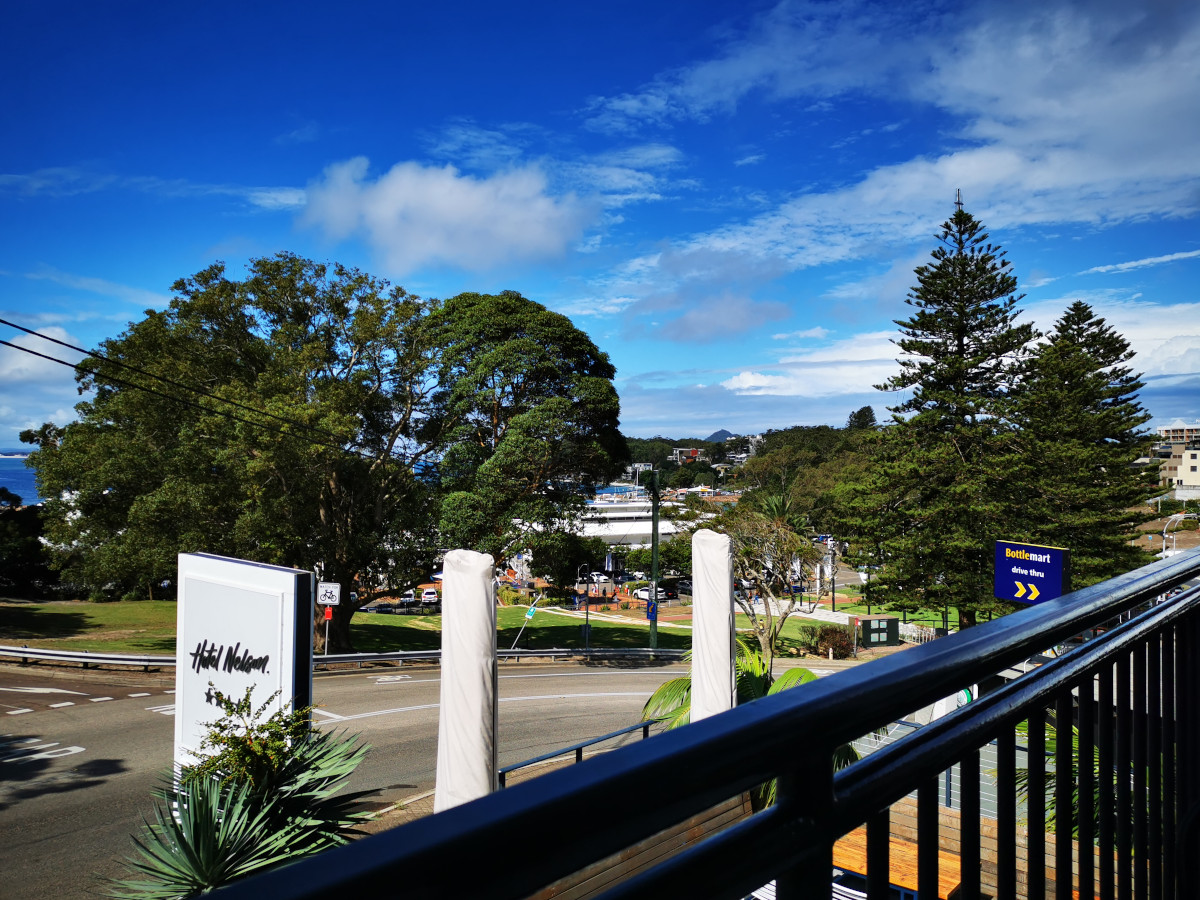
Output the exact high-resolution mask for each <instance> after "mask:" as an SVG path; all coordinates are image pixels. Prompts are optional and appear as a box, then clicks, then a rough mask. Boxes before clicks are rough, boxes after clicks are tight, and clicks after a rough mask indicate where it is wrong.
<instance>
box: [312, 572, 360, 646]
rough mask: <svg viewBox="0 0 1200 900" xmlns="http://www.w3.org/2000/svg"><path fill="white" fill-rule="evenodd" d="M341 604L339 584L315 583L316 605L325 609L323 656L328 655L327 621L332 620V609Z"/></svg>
mask: <svg viewBox="0 0 1200 900" xmlns="http://www.w3.org/2000/svg"><path fill="white" fill-rule="evenodd" d="M350 596H351V597H353V596H354V595H353V594H351V595H350ZM341 602H342V586H341V585H340V584H338V583H337V582H336V581H321V582H318V583H317V604H318V605H319V606H323V607H325V656H328V655H329V621H330V619H332V618H333V607H335V606H340V605H341Z"/></svg>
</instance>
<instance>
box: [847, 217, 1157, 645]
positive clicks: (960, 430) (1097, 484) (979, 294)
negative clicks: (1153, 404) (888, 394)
mask: <svg viewBox="0 0 1200 900" xmlns="http://www.w3.org/2000/svg"><path fill="white" fill-rule="evenodd" d="M1010 266H1011V264H1010V263H1009V262H1008V261H1007V260H1006V259H1005V258H1004V253H1003V251H1002V250H1000V249H999V248H998V247H995V246H993V245H992V244H991V243H989V242H988V235H987V234H986V233H985V232H984V231H983V228H982V226H981V224H980V223H979V222H978V221H976V220H975V219H974V218H973V217H972V216H971V215H970V214H969V213H967V212H965V211H963V210H962V209H959V210H958V211H956V212H955V214H954V215H953V216H952V217H951V218H950V219H949V220H948V221H947V222H946V223H945V224H944V225H943V228H942V233H941V236H940V245H939V246H938V247H937V248H936V249H935V250H934V252H933V256H932V262H931V263H930V264H929V265H924V266H920V267H918V268H917V270H916V276H917V282H918V283H917V285H916V286H915V287H914V288H913V289H912V291H911V292H910V294H909V296H908V299H907V303H908V304H909V306H910V307H912V309H913V313H912V315H911V316H910V317H909V318H908V319H903V320H899V321H897V325H899V326H900V331H901V335H902V337H901V339H900V340H899V341H898V342H897V343H898V345H899V348H900V350H901V351H902V352H903V354H904V355H903V356H902V357H901V358H900V360H899V364H900V369H901V371H900V374H899V375H897V376H895V377H894V378H891V379H889V380H888V382H887V383H886V384H884V385H882V386H881V389H884V390H889V391H893V392H903V394H907V397H906V399H902V400H901V402H900V403H898V404H897V405H896V406H894V407H891V410H892V412H893V413H894V414H895V415H894V418H893V421H892V423H891V424H890V425H889V426H888V427H886V428H882V429H879V430H878V431H876V432H873V433H872V432H867V434H868V442H867V443H866V444H865V447H866V449H867V451H868V453H869V465H868V466H866V467H865V468H863V469H861V470H860V471H859V473H858V475H857V477H855V478H851V479H846V480H845V481H844V482H843V483H842V484H841V485H839V486H838V488H837V489H836V491H835V493H836V495H837V501H838V502H837V504H836V513H835V515H834V516H833V518H834V519H835V520H836V521H837V523H838V526H839V532H840V536H841V537H844V538H845V539H847V540H849V541H850V543H851V546H852V548H853V552H854V557H855V561H856V562H857V563H859V564H860V565H870V566H872V567H874V568H875V569H877V572H876V575H875V577H874V578H873V580H872V587H871V592H872V597H873V600H874V601H875V602H881V603H883V604H885V605H887V606H888V607H889V608H891V609H898V610H903V609H908V610H915V609H931V610H939V609H940V610H945V609H948V608H949V607H951V606H953V607H957V609H958V611H959V617H960V622H961V623H962V624H963V625H964V626H969V625H970V624H973V622H974V620H975V617H976V615H977V614H978V613H980V612H988V613H992V612H1003V611H1007V610H1008V609H1010V608H1011V607H1010V605H1009V604H1007V603H1005V602H1003V601H998V600H996V599H995V598H994V597H993V595H992V594H993V572H992V568H993V556H994V552H993V551H994V543H995V541H996V540H1017V541H1023V542H1033V543H1042V544H1048V545H1053V546H1063V547H1067V548H1068V549H1071V550H1073V551H1075V552H1076V553H1078V554H1079V558H1080V564H1081V566H1080V568H1081V575H1082V580H1081V581H1077V582H1076V584H1077V585H1079V584H1083V583H1089V582H1090V581H1092V580H1097V579H1098V578H1103V577H1108V576H1109V575H1112V574H1116V573H1117V572H1118V571H1124V570H1125V569H1128V568H1130V567H1131V566H1133V565H1136V564H1137V563H1138V562H1139V560H1140V558H1141V552H1140V551H1139V550H1137V549H1136V548H1130V547H1128V540H1129V538H1130V537H1131V535H1132V526H1133V525H1134V524H1135V523H1136V522H1138V521H1141V520H1144V518H1145V517H1144V516H1139V515H1138V514H1136V513H1133V512H1130V511H1129V508H1130V507H1131V506H1133V505H1135V504H1137V503H1138V502H1139V501H1141V500H1143V499H1144V498H1145V496H1146V493H1145V491H1146V485H1147V483H1148V482H1147V481H1146V476H1145V475H1144V474H1142V473H1139V472H1138V471H1137V470H1136V469H1134V468H1133V463H1134V461H1135V460H1136V459H1137V457H1138V456H1139V455H1140V454H1141V453H1142V452H1143V451H1144V450H1145V448H1146V437H1145V435H1144V434H1143V433H1142V432H1140V431H1139V430H1138V429H1139V426H1140V425H1141V424H1143V423H1144V422H1145V420H1146V416H1145V414H1144V411H1143V410H1142V409H1141V407H1140V406H1139V405H1138V404H1137V402H1136V399H1135V396H1134V395H1135V392H1136V390H1137V388H1138V387H1140V384H1139V383H1138V381H1137V378H1136V377H1135V376H1133V375H1132V373H1131V372H1130V371H1129V369H1128V368H1126V367H1125V366H1124V363H1125V362H1127V361H1128V360H1129V358H1130V355H1129V352H1128V345H1127V344H1125V342H1124V341H1123V339H1120V338H1119V337H1118V336H1116V335H1114V334H1113V333H1112V332H1111V330H1108V329H1106V327H1105V326H1104V324H1103V321H1102V320H1099V321H1097V320H1094V319H1093V318H1092V316H1091V314H1090V310H1088V309H1087V307H1086V305H1085V304H1076V305H1075V306H1073V307H1072V309H1071V310H1070V311H1069V312H1068V314H1067V316H1065V317H1064V319H1063V320H1062V321H1060V323H1059V326H1058V330H1057V331H1056V332H1055V334H1054V335H1052V336H1051V338H1050V340H1049V341H1047V342H1046V343H1045V344H1043V345H1041V346H1037V347H1035V346H1034V341H1035V340H1036V339H1037V338H1038V337H1040V335H1038V333H1037V332H1036V331H1035V330H1034V328H1033V326H1032V325H1029V324H1021V323H1019V322H1018V321H1017V320H1018V317H1019V314H1020V311H1019V309H1018V308H1017V304H1018V302H1019V300H1020V297H1018V296H1017V295H1016V289H1017V282H1016V278H1015V277H1014V276H1013V275H1012V274H1011V272H1010ZM903 394H902V396H903Z"/></svg>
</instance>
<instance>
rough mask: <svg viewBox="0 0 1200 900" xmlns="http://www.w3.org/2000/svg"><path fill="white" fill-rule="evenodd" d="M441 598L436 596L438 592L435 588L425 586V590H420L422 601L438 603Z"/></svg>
mask: <svg viewBox="0 0 1200 900" xmlns="http://www.w3.org/2000/svg"><path fill="white" fill-rule="evenodd" d="M441 599H442V598H441V597H439V596H438V592H437V590H436V589H435V588H425V590H423V591H421V602H422V603H440V602H441Z"/></svg>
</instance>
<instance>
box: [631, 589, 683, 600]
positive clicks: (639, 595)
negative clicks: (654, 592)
mask: <svg viewBox="0 0 1200 900" xmlns="http://www.w3.org/2000/svg"><path fill="white" fill-rule="evenodd" d="M677 596H678V594H676V593H675V592H674V591H673V590H671V589H670V588H665V587H662V586H660V587H659V589H658V598H657V599H659V600H674V599H675V598H676V597H677ZM633 597H634V599H635V600H649V599H650V597H651V594H650V588H648V587H644V588H638V589H637V590H636V591H634V592H633Z"/></svg>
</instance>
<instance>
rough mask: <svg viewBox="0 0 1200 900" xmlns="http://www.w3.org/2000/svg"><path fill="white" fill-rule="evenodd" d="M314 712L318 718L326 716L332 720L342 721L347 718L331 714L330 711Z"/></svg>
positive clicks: (319, 710)
mask: <svg viewBox="0 0 1200 900" xmlns="http://www.w3.org/2000/svg"><path fill="white" fill-rule="evenodd" d="M313 712H314V713H316V714H317V715H318V716H325V717H327V718H330V719H339V720H340V719H344V718H346V717H345V716H339V715H338V714H337V713H331V712H329V711H328V710H324V709H314V710H313Z"/></svg>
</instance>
